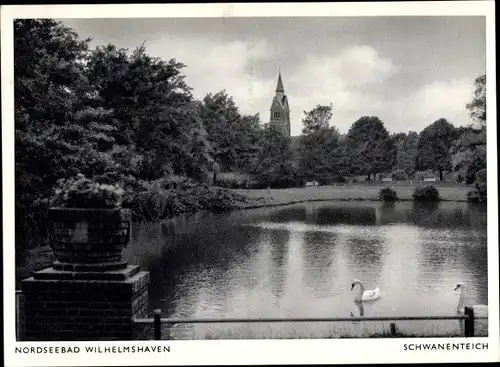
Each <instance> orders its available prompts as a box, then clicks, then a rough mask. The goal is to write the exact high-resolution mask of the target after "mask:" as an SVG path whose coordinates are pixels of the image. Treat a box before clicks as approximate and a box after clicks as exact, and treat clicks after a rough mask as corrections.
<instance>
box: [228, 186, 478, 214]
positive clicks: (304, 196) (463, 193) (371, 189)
mask: <svg viewBox="0 0 500 367" xmlns="http://www.w3.org/2000/svg"><path fill="white" fill-rule="evenodd" d="M387 186H390V187H392V188H393V189H394V190H396V192H397V193H398V197H399V199H400V200H413V198H412V194H413V190H414V189H415V187H417V186H420V185H418V184H413V185H410V184H402V185H397V184H392V185H387V184H347V185H345V186H314V187H300V188H299V187H298V188H290V189H270V190H269V191H268V190H267V189H264V190H246V189H238V190H233V191H235V192H237V193H239V194H243V195H246V196H248V197H251V198H263V200H261V202H260V203H259V204H254V203H242V204H241V207H243V208H249V207H258V206H272V205H285V204H293V203H300V202H305V201H319V200H379V198H378V193H379V191H380V189H382V188H383V187H387ZM435 187H436V188H437V189H438V190H439V196H440V197H441V200H446V201H467V199H466V197H467V192H469V191H471V190H472V188H470V187H467V186H464V185H449V184H448V185H440V184H436V185H435Z"/></svg>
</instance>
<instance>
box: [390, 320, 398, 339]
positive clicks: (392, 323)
mask: <svg viewBox="0 0 500 367" xmlns="http://www.w3.org/2000/svg"><path fill="white" fill-rule="evenodd" d="M390 326H391V336H392V337H395V336H396V335H397V332H396V323H395V322H391V324H390Z"/></svg>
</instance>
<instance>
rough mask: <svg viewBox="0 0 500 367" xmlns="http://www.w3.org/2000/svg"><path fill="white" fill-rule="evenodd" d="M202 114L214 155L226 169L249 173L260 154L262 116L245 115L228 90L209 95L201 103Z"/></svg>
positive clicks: (200, 112) (200, 110)
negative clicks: (259, 140)
mask: <svg viewBox="0 0 500 367" xmlns="http://www.w3.org/2000/svg"><path fill="white" fill-rule="evenodd" d="M199 114H200V118H201V120H202V121H203V125H204V127H205V129H206V131H207V134H208V136H207V137H208V140H209V141H210V143H211V147H212V154H213V155H214V156H216V157H217V160H218V161H219V162H220V163H221V164H222V166H223V168H224V169H226V170H232V169H236V170H240V171H245V170H247V169H248V167H249V164H250V162H251V161H252V159H254V158H255V156H256V154H257V152H258V147H257V140H258V138H259V131H260V129H261V128H260V125H259V116H258V115H254V116H242V115H241V114H240V112H239V109H238V107H237V106H236V104H235V103H234V100H233V98H232V97H230V96H228V95H227V93H226V92H225V91H221V92H218V93H216V94H214V95H212V94H211V93H209V94H207V95H206V96H205V98H204V99H203V102H201V103H199Z"/></svg>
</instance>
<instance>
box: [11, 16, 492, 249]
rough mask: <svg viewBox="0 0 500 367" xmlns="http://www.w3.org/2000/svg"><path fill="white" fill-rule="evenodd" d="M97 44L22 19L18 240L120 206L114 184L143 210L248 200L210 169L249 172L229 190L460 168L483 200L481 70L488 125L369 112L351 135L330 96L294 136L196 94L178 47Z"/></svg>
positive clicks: (225, 99)
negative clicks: (396, 126) (86, 209)
mask: <svg viewBox="0 0 500 367" xmlns="http://www.w3.org/2000/svg"><path fill="white" fill-rule="evenodd" d="M89 41H90V40H82V39H80V38H79V37H78V35H77V34H76V33H75V32H74V31H72V30H71V29H69V28H67V27H65V26H63V25H62V24H61V23H59V22H56V21H54V20H50V19H41V20H37V19H26V20H16V21H15V22H14V57H15V65H14V68H15V70H14V72H15V74H14V75H15V79H14V84H15V105H14V107H15V175H16V181H15V206H16V207H15V209H16V246H18V247H19V248H25V247H33V246H36V245H39V244H42V243H43V241H44V238H46V236H45V235H44V233H45V232H46V224H47V223H46V218H47V210H48V208H49V206H50V205H53V204H54V203H59V204H60V205H66V206H76V205H78V206H106V205H108V206H113V205H117V203H118V201H119V200H118V198H113V195H111V196H110V197H108V198H107V199H106V198H104V197H105V194H104V193H108V194H109V193H110V192H112V191H113V190H108V189H110V188H111V186H105V185H112V186H113V187H115V186H116V187H121V188H122V189H123V206H125V207H131V208H133V209H134V213H135V216H136V218H139V219H149V220H153V219H159V218H160V219H161V218H165V217H168V216H172V215H176V214H178V213H182V212H190V211H195V210H199V209H217V210H219V209H227V208H230V207H233V206H235V205H238V203H240V202H244V201H245V200H246V199H245V198H244V197H242V196H241V195H236V194H234V193H233V192H231V191H230V190H228V189H225V188H220V187H213V186H211V184H212V181H211V180H212V178H215V177H213V176H216V175H212V171H215V173H217V174H219V172H220V174H221V175H222V174H225V173H229V174H232V173H234V174H235V175H242V176H243V177H245V178H244V179H238V182H232V181H231V182H228V181H223V180H222V181H221V185H225V186H228V187H240V188H241V187H252V188H267V187H273V188H283V187H300V186H303V185H304V182H305V181H306V180H317V181H319V182H320V183H321V184H329V183H332V182H344V181H345V180H346V177H349V176H356V175H365V176H367V177H368V178H372V177H373V179H376V176H377V174H382V173H383V174H384V175H388V176H392V177H393V178H394V179H396V180H405V179H412V178H413V177H415V175H417V174H418V173H419V172H420V173H422V175H425V174H427V170H431V171H432V172H438V173H439V174H440V178H441V179H443V172H451V173H453V174H454V175H455V176H456V179H457V181H460V182H463V183H466V184H471V185H472V184H473V185H475V186H474V187H475V192H476V193H477V195H478V197H480V198H481V199H480V200H483V199H484V200H485V198H486V178H485V175H486V131H485V130H486V98H485V82H486V77H485V76H484V75H483V76H481V77H479V78H477V80H476V81H475V84H474V86H473V88H474V93H473V98H472V100H471V102H470V103H469V104H467V106H466V108H467V109H468V110H469V112H470V114H471V117H472V118H473V119H474V120H475V121H477V122H478V123H479V128H473V127H465V128H455V127H454V126H453V125H451V124H450V123H448V122H447V121H446V120H445V119H440V120H438V121H436V122H435V123H433V124H431V125H430V126H428V127H427V128H426V129H424V130H423V131H422V132H421V133H420V134H417V133H415V132H409V133H408V134H403V133H398V134H389V132H388V131H387V130H386V128H385V127H384V123H383V122H382V121H381V120H380V119H379V118H378V117H375V116H364V117H361V118H359V119H358V120H357V121H356V122H354V123H353V125H352V126H351V128H350V130H349V132H348V134H347V136H345V137H344V136H341V135H340V134H339V131H338V129H337V128H336V127H335V126H333V125H331V124H330V123H331V119H332V116H333V106H332V105H331V104H330V105H317V106H316V107H315V108H313V109H312V110H310V111H305V113H304V118H303V121H302V122H303V125H304V128H303V131H302V134H301V136H300V138H299V140H298V142H296V143H297V144H292V140H291V139H289V138H287V137H284V136H282V135H280V134H279V133H277V132H276V131H274V130H273V129H272V128H270V127H269V126H267V125H265V124H264V125H263V124H261V122H260V120H259V116H258V115H244V114H242V113H241V112H240V111H239V108H238V106H237V105H236V104H235V102H234V100H233V99H232V97H231V96H229V95H228V94H227V93H226V92H225V91H220V92H216V93H209V94H207V95H206V96H205V97H204V98H203V99H202V100H197V99H195V98H194V97H193V94H192V92H191V87H190V86H189V85H188V84H187V83H186V79H185V75H184V73H183V69H184V68H185V67H186V65H184V64H183V63H182V62H180V61H177V60H176V59H175V58H174V56H175V55H172V58H171V59H170V60H162V59H159V58H155V57H152V56H150V55H149V54H148V53H147V51H146V48H145V47H144V46H139V47H137V48H136V49H134V50H126V49H120V48H117V47H116V46H114V45H102V46H99V47H96V48H95V49H91V48H90V47H89ZM418 170H420V171H418ZM79 175H80V176H79ZM83 177H84V178H83ZM233 181H234V180H233ZM224 182H225V183H224ZM215 183H216V184H217V182H215ZM58 184H59V185H63V186H62V187H59V189H60V190H61V191H60V192H59V193H58V194H57V195H56V196H55V197H53V193H54V190H55V189H56V187H57V185H58ZM77 191H81V193H82V195H83V193H85V195H84V196H78V195H76V193H77ZM99 193H100V194H99ZM101 194H102V195H104V196H103V197H101V198H99V195H101ZM471 195H473V194H471ZM474 195H475V194H474ZM64 198H65V199H64ZM115 199H116V202H115V201H114V200H115ZM53 200H54V201H53Z"/></svg>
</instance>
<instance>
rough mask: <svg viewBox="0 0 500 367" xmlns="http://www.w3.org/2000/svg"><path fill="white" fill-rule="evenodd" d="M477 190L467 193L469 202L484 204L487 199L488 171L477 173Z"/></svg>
mask: <svg viewBox="0 0 500 367" xmlns="http://www.w3.org/2000/svg"><path fill="white" fill-rule="evenodd" d="M474 185H475V190H473V191H469V192H468V193H467V201H469V202H475V203H482V202H486V199H487V184H486V169H481V170H479V171H477V172H476V181H475V184H474Z"/></svg>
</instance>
